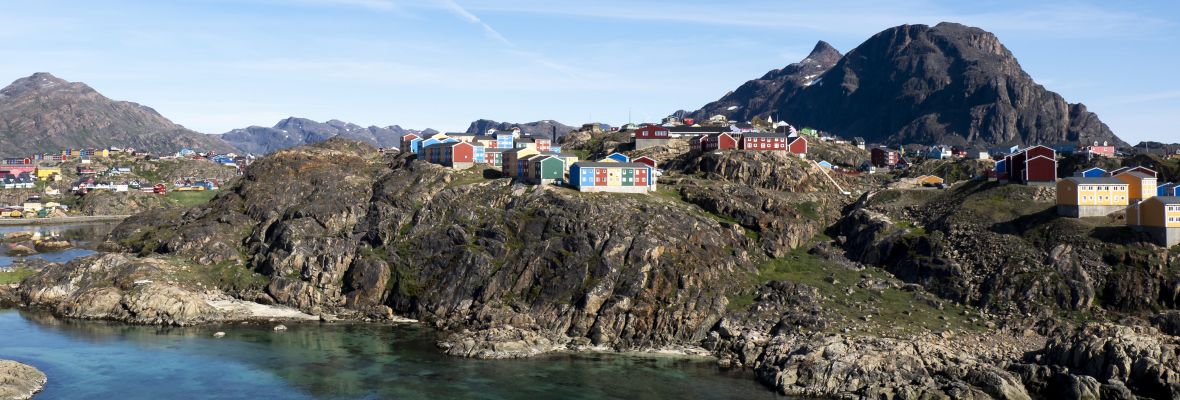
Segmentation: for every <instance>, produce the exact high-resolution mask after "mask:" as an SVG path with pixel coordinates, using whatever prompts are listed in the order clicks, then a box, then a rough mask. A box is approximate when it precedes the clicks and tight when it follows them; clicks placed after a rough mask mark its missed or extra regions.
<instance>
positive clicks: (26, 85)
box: [0, 72, 85, 98]
mask: <svg viewBox="0 0 1180 400" xmlns="http://www.w3.org/2000/svg"><path fill="white" fill-rule="evenodd" d="M73 85H74V84H72V83H71V82H69V81H67V80H65V79H61V78H58V77H56V76H53V74H50V73H48V72H38V73H35V74H32V75H29V76H26V77H24V78H20V79H17V80H15V81H13V82H12V84H10V85H8V87H5V88H4V89H0V98H4V97H17V96H20V95H22V94H25V93H30V92H38V91H43V90H45V89H50V88H55V87H70V86H73ZM79 85H81V84H79ZM82 86H85V85H82Z"/></svg>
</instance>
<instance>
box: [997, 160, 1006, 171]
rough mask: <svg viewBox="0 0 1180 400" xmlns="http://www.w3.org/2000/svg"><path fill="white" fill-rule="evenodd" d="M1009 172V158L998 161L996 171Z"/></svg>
mask: <svg viewBox="0 0 1180 400" xmlns="http://www.w3.org/2000/svg"><path fill="white" fill-rule="evenodd" d="M1005 172H1008V160H1000V161H996V173H997V174H1002V173H1005Z"/></svg>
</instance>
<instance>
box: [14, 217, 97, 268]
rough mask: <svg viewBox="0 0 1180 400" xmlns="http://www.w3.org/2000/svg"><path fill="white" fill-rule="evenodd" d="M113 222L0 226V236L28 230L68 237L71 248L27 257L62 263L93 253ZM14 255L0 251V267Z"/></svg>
mask: <svg viewBox="0 0 1180 400" xmlns="http://www.w3.org/2000/svg"><path fill="white" fill-rule="evenodd" d="M114 227H115V224H111V223H98V224H77V225H43V226H0V237H2V236H4V235H6V234H8V233H11V232H29V233H32V234H33V235H35V236H37V237H56V238H64V239H68V240H69V241H70V243H71V244H73V246H74V247H73V248H69V249H65V250H62V251H55V252H50V253H40V254H34V255H31V256H29V257H28V258H41V259H44V260H46V261H49V262H58V263H64V262H67V261H70V260H73V259H75V258H78V257H83V256H88V255H91V254H94V249H95V248H96V247H98V245H99V243H101V242H102V239H103V238H104V237H106V235H107V234H108V233H110V232H111V229H114ZM15 259H16V257H9V256H6V255H3V253H2V252H0V268H3V267H7V266H9V265H11V264H12V261H13V260H15Z"/></svg>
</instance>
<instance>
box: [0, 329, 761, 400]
mask: <svg viewBox="0 0 1180 400" xmlns="http://www.w3.org/2000/svg"><path fill="white" fill-rule="evenodd" d="M288 327H289V328H290V329H289V330H288V331H286V332H281V333H276V332H274V331H272V329H271V326H270V325H269V324H268V325H265V326H263V325H227V326H207V327H195V328H160V327H142V326H127V325H121V324H114V323H106V322H97V321H75V320H61V319H57V318H55V317H52V316H49V315H45V314H40V313H30V312H24V311H15V310H3V311H0V331H2V332H5V335H4V340H3V342H0V343H2V344H0V358H4V359H12V360H16V361H20V362H24V363H27V364H30V365H33V366H35V367H37V368H39V369H41V370H42V371H44V372H45V374H46V375H48V376H49V384H48V385H47V386H46V387H45V390H44V392H42V394H41V395H40V396H42V398H51V399H56V398H120V399H130V398H143V399H159V398H211V399H241V398H261V397H266V398H284V399H302V398H306V399H321V398H326V399H336V398H403V399H443V398H447V399H451V398H479V399H536V398H561V399H566V398H584V399H608V398H629V399H684V398H733V399H751V398H768V399H770V398H778V396H776V395H775V394H774V393H772V392H770V391H768V390H767V389H765V388H763V387H762V386H760V385H758V384H757V383H755V382H754V379H753V377H752V376H750V374H748V373H740V372H726V371H723V370H721V369H719V368H718V367H717V366H716V362H715V361H713V360H708V359H699V358H696V359H693V358H673V357H640V356H631V355H617V354H576V355H568V354H564V355H552V356H543V357H539V358H533V359H526V360H496V361H492V360H473V359H463V358H454V357H446V356H443V355H442V354H440V353H439V351H438V349H437V348H435V346H434V337H435V334H434V332H432V331H431V330H430V329H428V328H425V327H421V326H418V325H392V326H391V325H376V324H339V325H331V324H318V323H316V324H296V325H288ZM216 331H224V332H225V333H226V336H225V337H224V338H220V339H217V338H213V337H212V334H213V333H214V332H216Z"/></svg>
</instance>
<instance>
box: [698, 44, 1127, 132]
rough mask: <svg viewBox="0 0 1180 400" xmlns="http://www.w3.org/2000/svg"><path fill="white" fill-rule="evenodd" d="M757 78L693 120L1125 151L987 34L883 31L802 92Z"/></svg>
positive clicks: (1102, 127) (1092, 116)
mask: <svg viewBox="0 0 1180 400" xmlns="http://www.w3.org/2000/svg"><path fill="white" fill-rule="evenodd" d="M828 53H830V52H828ZM774 74H775V72H772V73H771V74H769V75H768V76H772V75H774ZM808 74H809V75H810V74H811V73H808ZM764 81H766V77H764V78H763V79H760V80H756V81H752V82H751V83H747V84H746V85H744V86H743V87H745V88H747V89H745V90H742V89H739V91H735V92H734V93H732V94H729V95H726V97H724V98H722V100H721V101H719V102H718V103H715V104H710V105H709V106H706V108H705V109H703V110H702V111H701V112H697V113H695V114H694V115H697V116H705V115H707V114H709V113H713V112H716V113H721V114H724V115H727V116H731V117H738V118H739V119H740V120H744V119H745V118H746V117H749V116H754V115H763V116H764V115H767V114H776V115H778V116H779V118H781V119H784V120H786V121H788V122H791V123H792V124H795V125H797V126H808V127H812V128H816V129H820V130H824V131H829V132H833V133H836V134H839V135H843V136H849V137H851V136H863V137H864V138H865V139H867V140H868V141H870V142H874V143H887V144H905V143H923V144H925V143H941V144H948V145H949V144H971V145H979V146H990V145H999V144H1035V143H1058V142H1071V143H1074V142H1090V141H1110V142H1112V143H1115V144H1119V145H1125V143H1123V142H1122V141H1121V140H1119V139H1118V137H1116V136H1115V135H1114V133H1113V132H1111V130H1110V128H1108V127H1107V126H1106V124H1104V123H1102V121H1100V120H1099V119H1098V117H1097V116H1096V115H1095V114H1094V113H1091V112H1089V111H1087V109H1086V106H1085V105H1082V104H1069V103H1067V102H1066V101H1065V100H1064V99H1062V97H1061V96H1060V95H1058V94H1056V93H1053V92H1050V91H1049V90H1047V89H1045V88H1044V87H1042V86H1041V85H1038V84H1037V83H1036V82H1034V81H1033V79H1032V77H1030V76H1029V75H1028V74H1027V73H1025V72H1024V70H1023V69H1021V67H1020V64H1019V63H1018V62H1017V61H1016V58H1015V57H1014V56H1013V55H1012V53H1011V52H1010V51H1008V49H1007V48H1005V47H1004V46H1003V45H1002V44H1001V43H1000V41H999V39H997V38H996V36H995V35H993V34H991V33H988V32H986V31H984V30H982V29H979V28H973V27H967V26H963V25H959V24H954V23H945V22H944V23H941V24H938V25H936V26H934V27H930V26H926V25H902V26H898V27H894V28H890V29H887V30H885V31H883V32H881V33H878V34H876V35H874V36H873V37H872V38H869V39H868V40H867V41H865V42H864V43H862V44H861V45H860V46H858V47H857V48H856V49H853V50H852V51H849V52H848V54H845V55H844V57H842V58H841V59H840V60H839V62H837V63H835V65H834V66H831V68H830V69H827V70H826V72H823V73H822V74H820V75H818V77H816V78H814V79H811V80H809V82H811V83H810V85H805V86H804V87H802V88H800V87H799V86H798V85H791V84H784V85H782V86H781V87H779V88H778V90H777V91H765V89H772V88H773V85H770V84H767V83H765V82H764ZM759 82H762V83H759ZM726 105H728V106H726ZM735 105H736V106H739V108H736V109H734V110H732V111H728V112H727V111H726V110H729V109H728V108H721V109H718V108H719V107H722V106H725V107H733V106H735ZM755 106H757V107H759V108H751V107H755ZM849 116H855V117H854V118H849Z"/></svg>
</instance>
